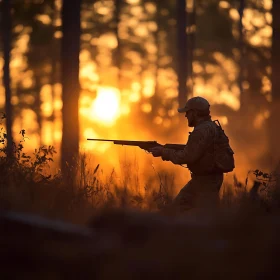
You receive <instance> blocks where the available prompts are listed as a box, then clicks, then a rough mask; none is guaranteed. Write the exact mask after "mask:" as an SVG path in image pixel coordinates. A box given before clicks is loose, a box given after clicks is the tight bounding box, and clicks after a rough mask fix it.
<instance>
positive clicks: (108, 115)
mask: <svg viewBox="0 0 280 280" xmlns="http://www.w3.org/2000/svg"><path fill="white" fill-rule="evenodd" d="M120 99H121V98H120V92H119V90H118V89H117V88H114V87H99V88H98V90H97V96H96V98H95V100H94V101H93V102H92V106H91V109H90V118H91V119H93V120H95V121H98V122H101V123H103V124H104V125H112V124H114V123H115V121H116V120H117V119H118V117H119V116H120Z"/></svg>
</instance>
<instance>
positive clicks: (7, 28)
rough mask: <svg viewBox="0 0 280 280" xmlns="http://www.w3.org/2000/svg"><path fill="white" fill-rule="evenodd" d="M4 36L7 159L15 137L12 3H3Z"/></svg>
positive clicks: (7, 1)
mask: <svg viewBox="0 0 280 280" xmlns="http://www.w3.org/2000/svg"><path fill="white" fill-rule="evenodd" d="M1 25H2V36H3V50H4V67H3V72H4V75H3V83H4V87H5V99H6V102H5V111H6V132H7V157H8V158H11V157H12V156H13V137H12V105H11V85H10V84H11V77H10V51H11V30H12V20H11V2H10V0H3V2H2V24H1Z"/></svg>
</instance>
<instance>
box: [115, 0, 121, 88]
mask: <svg viewBox="0 0 280 280" xmlns="http://www.w3.org/2000/svg"><path fill="white" fill-rule="evenodd" d="M120 16H121V0H116V1H115V21H116V23H115V34H116V38H117V42H118V46H117V49H116V50H115V65H116V66H117V67H118V88H119V91H120V92H121V91H122V77H121V46H120V37H119V24H120Z"/></svg>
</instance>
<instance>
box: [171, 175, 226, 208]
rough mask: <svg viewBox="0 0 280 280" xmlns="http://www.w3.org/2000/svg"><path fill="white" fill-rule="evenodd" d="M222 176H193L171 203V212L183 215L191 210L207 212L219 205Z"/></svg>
mask: <svg viewBox="0 0 280 280" xmlns="http://www.w3.org/2000/svg"><path fill="white" fill-rule="evenodd" d="M222 183H223V174H211V175H194V174H192V178H191V180H190V181H189V182H188V183H187V184H186V185H185V186H184V187H183V188H182V189H181V190H180V192H179V194H178V195H177V196H176V197H175V198H174V200H173V201H172V203H171V205H170V206H171V209H172V212H174V211H175V212H179V213H184V212H186V211H189V210H191V209H205V210H209V209H212V208H214V207H216V206H217V205H218V203H219V191H220V188H221V186H222Z"/></svg>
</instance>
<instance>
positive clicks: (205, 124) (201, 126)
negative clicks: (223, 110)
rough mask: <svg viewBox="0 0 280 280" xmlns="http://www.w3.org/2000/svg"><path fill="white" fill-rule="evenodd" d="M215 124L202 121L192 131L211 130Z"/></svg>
mask: <svg viewBox="0 0 280 280" xmlns="http://www.w3.org/2000/svg"><path fill="white" fill-rule="evenodd" d="M215 126H216V124H215V123H214V122H213V121H211V120H210V121H204V122H201V123H200V124H199V125H197V126H196V127H195V128H194V131H208V130H213V129H214V128H215Z"/></svg>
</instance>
